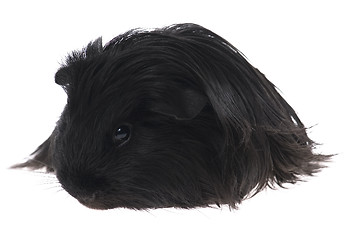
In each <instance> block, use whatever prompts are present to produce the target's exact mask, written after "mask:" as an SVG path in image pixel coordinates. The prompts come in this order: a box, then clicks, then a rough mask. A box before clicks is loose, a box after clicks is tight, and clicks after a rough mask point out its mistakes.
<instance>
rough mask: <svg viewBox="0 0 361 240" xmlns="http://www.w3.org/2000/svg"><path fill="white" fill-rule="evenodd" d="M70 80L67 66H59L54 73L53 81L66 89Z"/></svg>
mask: <svg viewBox="0 0 361 240" xmlns="http://www.w3.org/2000/svg"><path fill="white" fill-rule="evenodd" d="M70 81H71V77H70V74H69V73H68V72H67V68H66V67H63V68H60V69H59V70H58V71H57V72H56V74H55V83H56V84H58V85H60V86H62V87H63V88H64V90H65V91H66V88H67V87H69V85H70Z"/></svg>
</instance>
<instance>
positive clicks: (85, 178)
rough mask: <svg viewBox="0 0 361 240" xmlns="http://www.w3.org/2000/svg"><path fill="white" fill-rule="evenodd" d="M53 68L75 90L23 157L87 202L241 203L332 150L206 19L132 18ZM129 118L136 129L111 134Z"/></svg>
mask: <svg viewBox="0 0 361 240" xmlns="http://www.w3.org/2000/svg"><path fill="white" fill-rule="evenodd" d="M55 80H56V83H57V84H59V85H61V86H62V87H63V88H64V90H65V91H66V93H67V94H68V103H67V105H66V107H65V109H64V112H63V114H62V116H61V118H60V120H59V122H58V124H57V127H56V129H55V130H54V132H53V134H52V135H51V136H50V138H49V139H48V140H47V141H45V142H44V144H42V145H41V146H40V147H39V148H38V150H37V151H36V152H35V153H34V155H33V158H32V159H31V160H29V161H28V162H26V163H23V164H19V165H16V166H15V167H30V168H35V169H36V168H39V167H42V166H46V167H47V168H48V170H50V171H53V170H54V171H55V173H56V175H57V177H58V179H59V181H60V183H62V186H63V188H64V189H65V190H67V191H68V192H69V193H70V194H71V195H73V196H74V197H76V198H77V199H78V200H79V201H80V202H81V203H83V204H84V205H86V206H88V207H92V208H97V209H106V208H113V207H129V208H136V209H142V208H158V207H183V208H192V207H198V206H208V205H210V204H228V205H229V206H230V207H232V208H236V206H237V204H238V203H240V202H241V201H242V200H243V199H245V198H247V197H250V196H253V195H254V194H256V193H258V192H259V191H261V190H262V189H264V188H265V187H266V186H270V187H275V186H276V185H280V186H283V185H284V184H285V183H295V182H297V181H299V180H301V179H302V176H312V175H313V174H314V173H316V172H317V171H319V170H320V169H321V168H322V167H323V163H324V162H325V161H327V159H328V158H329V157H330V155H322V154H317V153H314V148H315V146H316V144H315V142H313V141H312V140H311V139H310V138H309V137H308V136H307V133H306V128H305V126H304V125H303V124H302V122H301V120H300V119H299V117H298V116H297V114H296V112H295V111H294V110H293V109H292V107H291V106H290V105H289V104H288V103H287V102H286V101H285V100H284V99H283V98H282V96H281V95H280V94H279V93H278V92H277V90H276V88H275V86H274V85H273V84H272V83H271V82H270V81H268V80H267V78H266V77H265V76H264V75H263V74H262V73H261V72H260V71H259V70H258V69H256V68H254V67H253V66H252V65H251V64H250V63H248V62H247V60H246V59H245V58H244V57H243V55H242V53H241V52H240V51H239V50H238V49H236V48H235V47H234V46H232V45H231V44H230V43H229V42H227V41H226V40H225V39H223V38H221V37H220V36H218V35H217V34H215V33H213V32H211V31H210V30H207V29H205V28H203V27H201V26H199V25H195V24H178V25H172V26H169V27H165V28H162V29H155V30H149V31H146V30H139V29H138V30H131V31H129V32H126V33H124V34H121V35H119V36H118V37H116V38H114V39H113V40H112V41H110V42H109V43H107V44H106V45H105V46H104V47H103V46H102V42H101V39H100V38H99V39H97V40H96V41H94V42H91V43H89V44H88V46H87V47H86V48H84V49H83V50H82V51H76V52H73V53H72V54H71V55H70V56H68V58H67V60H66V62H65V64H64V65H63V66H62V67H61V68H60V69H59V71H58V72H57V74H56V77H55ZM123 122H126V123H127V124H129V125H131V130H132V133H131V139H130V140H129V142H127V143H126V144H125V145H124V146H122V147H119V146H113V143H112V141H111V136H112V131H113V130H114V129H115V128H116V127H117V124H118V125H119V124H120V123H123ZM90 196H91V197H90ZM85 199H86V200H85Z"/></svg>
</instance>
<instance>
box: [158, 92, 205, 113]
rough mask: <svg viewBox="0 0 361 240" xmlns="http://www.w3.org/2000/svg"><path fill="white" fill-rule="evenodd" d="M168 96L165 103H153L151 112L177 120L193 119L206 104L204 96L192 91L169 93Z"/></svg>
mask: <svg viewBox="0 0 361 240" xmlns="http://www.w3.org/2000/svg"><path fill="white" fill-rule="evenodd" d="M168 96H169V98H167V101H161V102H160V101H157V102H154V103H153V104H152V105H151V110H152V111H153V112H156V113H160V114H163V115H166V116H169V117H172V118H175V119H177V120H190V119H193V118H195V117H196V116H197V115H198V114H199V113H200V112H201V111H202V109H203V108H204V107H205V105H206V104H207V102H208V99H207V97H206V96H204V95H203V94H201V93H199V92H197V91H195V90H192V89H184V90H182V91H174V92H170V93H169V95H168Z"/></svg>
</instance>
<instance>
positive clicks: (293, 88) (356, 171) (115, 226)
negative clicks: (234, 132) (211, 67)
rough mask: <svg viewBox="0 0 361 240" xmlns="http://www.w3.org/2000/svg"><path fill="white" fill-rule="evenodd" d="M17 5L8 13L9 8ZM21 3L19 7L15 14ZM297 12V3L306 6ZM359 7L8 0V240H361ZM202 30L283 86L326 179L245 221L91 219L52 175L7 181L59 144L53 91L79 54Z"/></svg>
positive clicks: (58, 104) (115, 215) (2, 78)
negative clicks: (166, 29) (326, 156)
mask: <svg viewBox="0 0 361 240" xmlns="http://www.w3.org/2000/svg"><path fill="white" fill-rule="evenodd" d="M5 2H6V3H5ZM10 2H11V3H10ZM296 2H297V3H296ZM357 2H358V1H348V0H342V1H316V0H313V1H262V2H261V1H248V2H245V1H226V0H222V1H210V0H208V1H196V0H193V1H186V0H181V1H177V2H176V1H154V0H153V1H129V0H128V1H105V0H98V1H90V0H89V1H65V0H62V1H34V0H33V1H16V0H14V1H2V2H1V4H0V26H1V28H0V35H1V38H0V47H1V55H0V61H1V62H0V83H1V84H0V91H1V94H0V104H1V106H0V109H1V111H0V112H1V116H0V121H1V122H0V141H1V142H0V149H1V157H0V164H1V165H0V167H1V171H0V189H1V191H0V221H1V223H0V229H1V230H0V239H265V238H267V239H330V238H332V239H361V234H360V231H361V230H360V227H361V219H360V216H361V211H360V203H361V202H360V200H361V197H360V183H361V180H360V167H361V164H360V162H361V159H360V154H359V149H360V136H361V132H360V123H361V118H360V102H361V101H360V84H359V82H360V80H361V79H360V68H361V66H360V64H361V51H360V50H361V49H360V45H361V38H360V31H361V26H360V25H361V17H360V15H361V13H360V12H361V7H360V6H359V5H358V3H357ZM182 22H194V23H197V24H200V25H203V26H204V27H207V28H209V29H211V30H212V31H214V32H216V33H217V34H219V35H221V36H222V37H224V38H225V39H227V40H228V41H230V42H231V43H232V44H233V45H235V46H236V47H237V48H239V49H240V50H241V51H242V52H243V53H244V54H245V55H246V56H247V57H248V59H249V60H250V62H251V63H252V64H253V65H254V66H256V67H257V68H259V69H260V70H261V71H262V72H263V73H265V74H266V76H267V77H268V78H269V79H270V80H271V81H272V82H273V83H274V84H275V85H276V86H278V87H279V88H280V89H281V90H282V92H283V95H284V97H285V98H286V100H287V101H288V102H289V103H290V104H291V105H292V106H293V107H294V108H295V109H296V111H297V113H298V114H299V116H300V117H301V119H302V121H303V122H304V123H305V124H306V125H307V126H313V125H316V126H315V127H314V128H312V129H311V130H310V137H311V138H312V139H314V140H315V141H317V142H320V143H323V145H322V146H320V148H319V149H318V151H319V152H322V153H338V154H339V155H338V156H336V157H334V158H333V161H332V162H331V163H330V164H329V167H328V168H327V169H324V170H323V171H322V172H321V173H320V174H318V176H317V177H314V178H311V179H308V181H307V182H304V183H299V184H297V185H295V186H290V188H289V189H279V190H275V191H274V190H266V191H264V192H262V193H260V194H259V195H257V196H256V197H254V198H252V199H250V200H247V201H245V202H244V203H243V204H241V205H240V206H239V210H237V211H233V212H230V211H229V210H228V208H227V207H224V208H222V209H196V210H176V209H159V210H152V211H148V212H147V211H132V210H126V209H115V210H109V211H96V210H90V209H87V208H85V207H83V206H82V205H80V204H79V203H78V202H77V201H76V200H74V199H73V198H72V197H70V196H69V195H68V194H67V193H66V192H65V191H62V190H61V189H60V187H59V186H58V184H56V180H55V179H54V178H53V177H51V176H47V175H43V174H35V173H31V172H27V171H24V170H17V171H16V170H8V169H7V167H8V166H10V165H11V164H14V163H17V162H21V161H23V160H24V158H25V157H26V156H27V155H28V154H29V153H31V152H32V151H33V150H34V149H35V148H36V147H37V146H38V145H39V144H40V143H42V142H43V141H44V140H45V139H46V138H47V137H48V136H49V135H50V133H51V131H52V129H53V127H54V124H55V122H56V120H57V118H58V117H59V115H60V114H61V111H62V108H63V106H64V104H65V101H66V96H65V93H64V92H63V90H62V89H61V88H60V87H59V86H57V85H56V84H55V83H54V74H55V72H56V70H57V68H58V67H59V63H60V62H61V61H62V60H63V59H64V57H65V56H66V54H67V53H68V52H70V51H72V50H75V49H79V48H81V47H83V46H85V45H86V44H87V43H88V42H89V41H90V40H94V39H96V38H97V37H99V36H103V42H104V43H105V42H107V41H109V40H110V39H111V38H113V37H115V36H116V35H118V34H120V33H122V32H124V31H126V30H129V29H131V28H136V27H142V28H147V27H162V26H166V25H169V24H172V23H182Z"/></svg>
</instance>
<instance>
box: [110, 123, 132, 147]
mask: <svg viewBox="0 0 361 240" xmlns="http://www.w3.org/2000/svg"><path fill="white" fill-rule="evenodd" d="M129 137H130V127H129V126H127V125H123V126H120V127H118V128H117V129H116V130H115V133H114V137H113V138H114V143H115V144H116V145H118V146H119V145H122V144H124V143H125V142H126V141H128V139H129Z"/></svg>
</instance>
